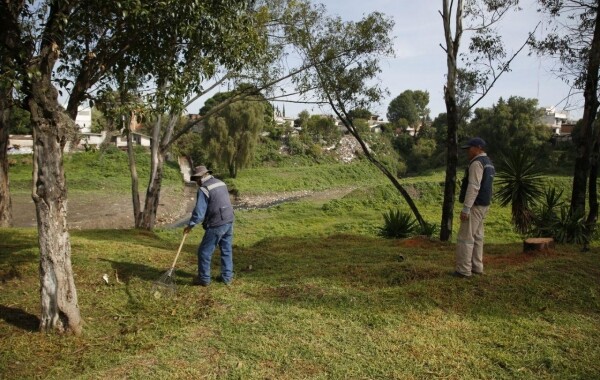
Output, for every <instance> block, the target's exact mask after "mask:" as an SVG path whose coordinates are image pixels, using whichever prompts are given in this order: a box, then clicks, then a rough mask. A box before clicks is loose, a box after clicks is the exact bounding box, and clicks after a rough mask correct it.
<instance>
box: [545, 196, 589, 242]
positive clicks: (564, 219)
mask: <svg viewBox="0 0 600 380" xmlns="http://www.w3.org/2000/svg"><path fill="white" fill-rule="evenodd" d="M554 239H555V240H556V241H557V242H559V243H575V244H587V243H588V242H589V237H588V229H587V225H586V223H585V213H584V212H583V211H578V212H575V213H571V212H570V211H569V207H568V206H566V205H564V206H562V207H561V210H560V217H559V220H558V221H557V222H556V223H555V225H554Z"/></svg>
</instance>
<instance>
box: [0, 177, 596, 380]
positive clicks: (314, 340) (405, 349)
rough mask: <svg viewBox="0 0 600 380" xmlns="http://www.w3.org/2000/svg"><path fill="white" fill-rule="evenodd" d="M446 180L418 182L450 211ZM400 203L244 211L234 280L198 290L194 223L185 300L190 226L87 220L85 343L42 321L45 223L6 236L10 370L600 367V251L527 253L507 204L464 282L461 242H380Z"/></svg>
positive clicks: (373, 190) (236, 375)
mask: <svg viewBox="0 0 600 380" xmlns="http://www.w3.org/2000/svg"><path fill="white" fill-rule="evenodd" d="M276 170H279V171H280V172H279V173H280V174H282V173H281V170H282V169H281V168H278V169H276ZM332 170H333V169H332ZM290 172H292V171H291V170H290V171H288V172H286V175H290V176H291V177H292V178H295V177H294V175H293V174H289V173H290ZM252 174H253V173H252V172H251V171H250V172H249V173H248V175H252ZM297 175H300V174H297ZM302 175H303V174H302ZM267 176H268V175H266V174H265V175H264V176H263V178H264V177H267ZM437 176H438V175H437V174H434V175H432V177H431V179H430V180H429V181H427V180H424V179H423V178H420V179H413V180H406V181H407V182H406V184H407V186H408V185H410V188H411V191H412V192H414V195H415V198H416V200H417V202H418V205H419V207H420V208H421V212H422V213H423V215H424V217H425V219H427V220H430V221H438V222H439V207H440V204H441V203H439V194H438V192H437V190H435V189H438V188H439V181H438V177H437ZM274 177H277V176H274ZM244 181H245V180H244ZM244 181H243V178H242V179H240V180H239V182H238V183H237V188H238V190H240V191H246V190H245V189H246V188H247V187H246V185H243V183H244ZM290 181H291V182H293V180H290ZM336 181H342V180H336ZM350 182H351V181H350ZM358 182H360V181H355V184H356V183H358ZM338 185H342V184H340V183H339V182H335V183H332V184H331V185H329V186H338ZM307 186H308V185H307ZM396 197H397V196H396V195H395V194H394V192H393V190H390V188H389V186H388V185H387V184H385V181H381V182H377V181H375V183H369V184H364V183H360V186H358V188H357V189H356V190H354V191H352V192H351V193H349V194H348V195H346V196H345V197H344V198H342V199H335V200H327V201H311V200H301V201H298V202H293V203H289V204H283V205H279V206H276V207H272V208H269V209H264V210H250V211H240V212H238V213H237V221H236V226H235V236H236V237H235V244H236V246H235V248H234V258H235V267H236V277H235V281H234V283H233V285H231V286H229V287H227V286H224V285H222V284H218V283H213V284H211V286H210V287H208V288H201V287H193V286H190V285H189V283H190V281H191V279H192V277H193V276H194V275H195V273H196V257H195V250H196V247H197V244H198V242H199V240H200V238H201V234H202V232H201V231H200V230H194V231H193V233H192V235H191V236H190V237H189V238H188V240H187V241H186V244H185V245H184V250H183V253H182V255H181V257H180V260H179V263H178V266H177V271H176V279H177V284H178V292H177V295H176V296H175V297H174V298H170V299H167V298H161V299H158V300H157V299H155V298H153V297H152V296H151V294H150V289H151V287H152V283H153V281H154V280H156V279H158V278H159V277H160V275H161V274H162V273H164V272H165V271H166V269H167V268H168V267H169V266H170V265H171V262H172V260H173V257H174V255H175V252H176V250H177V247H178V245H179V242H180V238H181V230H157V231H155V232H147V231H136V230H87V231H86V230H83V231H72V232H71V243H72V251H73V252H72V260H73V268H74V271H75V274H76V277H75V282H76V285H77V290H78V297H79V307H80V310H81V315H82V318H83V320H84V333H83V334H82V335H81V336H78V337H74V336H57V335H53V334H41V333H39V332H38V331H37V327H38V323H39V321H38V316H39V309H40V305H39V299H40V297H39V275H38V260H39V257H38V255H39V253H38V247H37V237H36V231H35V230H34V229H0V311H1V313H0V314H1V316H2V317H1V318H0V337H1V339H2V345H1V348H0V378H7V379H12V378H14V379H29V378H32V379H33V378H44V379H112V378H128V379H142V378H146V379H148V378H151V379H167V378H168V379H190V378H207V379H341V378H347V379H415V378H416V379H431V378H448V379H487V378H494V379H496V378H497V379H595V378H599V377H600V361H599V360H598V359H599V358H600V346H599V345H598V342H599V341H600V327H599V326H600V298H599V297H600V248H599V247H598V245H597V244H594V245H593V246H592V249H591V251H590V252H586V253H581V252H580V251H579V247H575V246H566V245H565V246H563V245H559V246H557V247H556V249H554V250H551V251H547V252H541V253H537V254H524V253H522V247H521V241H520V240H521V238H520V237H519V236H518V235H516V234H515V233H514V232H512V230H511V229H510V215H509V211H508V209H503V208H499V207H495V208H494V209H492V212H491V214H490V218H489V220H488V221H487V224H486V228H487V230H486V234H487V245H486V249H485V258H484V261H485V268H486V273H485V275H483V276H478V277H474V278H471V279H457V278H454V277H451V276H450V273H451V272H452V270H453V261H454V244H453V243H442V242H439V241H436V240H429V239H426V238H421V237H415V238H411V239H405V240H390V239H383V238H380V237H378V236H377V229H378V228H379V227H380V226H381V223H382V217H381V213H382V212H383V211H385V210H387V209H389V208H391V207H399V208H402V207H404V206H403V203H402V201H401V200H399V198H396ZM218 262H219V260H218V253H216V254H215V257H214V259H213V264H214V267H213V274H214V275H215V276H216V275H217V274H218V273H219V272H218ZM103 274H107V275H108V276H109V284H106V283H105V282H104V281H103V279H102V276H103Z"/></svg>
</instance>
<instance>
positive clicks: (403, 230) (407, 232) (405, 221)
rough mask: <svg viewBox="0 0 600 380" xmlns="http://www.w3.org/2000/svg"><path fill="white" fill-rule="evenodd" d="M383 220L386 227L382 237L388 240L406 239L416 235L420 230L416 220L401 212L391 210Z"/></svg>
mask: <svg viewBox="0 0 600 380" xmlns="http://www.w3.org/2000/svg"><path fill="white" fill-rule="evenodd" d="M383 219H384V226H383V228H381V231H380V235H381V236H384V237H387V238H399V239H402V238H406V237H409V236H412V235H414V234H415V232H416V231H417V228H418V225H417V221H416V219H414V218H413V216H412V215H411V214H409V213H407V212H401V211H400V210H389V211H388V212H387V213H384V214H383Z"/></svg>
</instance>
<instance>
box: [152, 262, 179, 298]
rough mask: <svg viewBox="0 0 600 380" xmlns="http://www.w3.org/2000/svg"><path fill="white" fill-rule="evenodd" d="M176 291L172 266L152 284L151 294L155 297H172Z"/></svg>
mask: <svg viewBox="0 0 600 380" xmlns="http://www.w3.org/2000/svg"><path fill="white" fill-rule="evenodd" d="M176 292H177V286H176V285H175V273H174V271H173V268H171V269H169V270H168V271H166V272H165V273H163V275H162V276H160V278H159V279H158V280H156V281H154V284H153V285H152V289H151V294H152V296H153V297H154V298H155V299H160V298H163V297H172V296H174V295H175V293H176Z"/></svg>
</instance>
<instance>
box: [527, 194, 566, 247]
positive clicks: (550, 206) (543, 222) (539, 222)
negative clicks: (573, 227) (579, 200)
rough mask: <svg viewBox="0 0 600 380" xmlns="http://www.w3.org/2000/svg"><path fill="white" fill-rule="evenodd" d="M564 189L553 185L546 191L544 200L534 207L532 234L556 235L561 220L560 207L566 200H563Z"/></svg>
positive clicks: (538, 235)
mask: <svg viewBox="0 0 600 380" xmlns="http://www.w3.org/2000/svg"><path fill="white" fill-rule="evenodd" d="M562 194H563V191H562V190H560V191H558V190H556V188H555V187H551V188H549V189H547V190H546V191H544V198H543V201H542V202H541V203H540V204H539V205H537V207H535V208H534V212H533V220H532V223H531V231H530V232H531V234H532V235H533V236H536V237H542V236H545V237H554V235H555V231H554V229H555V227H556V226H557V223H558V222H559V220H560V218H559V213H560V208H561V207H562V206H563V204H564V201H562V200H561V198H562Z"/></svg>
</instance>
